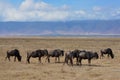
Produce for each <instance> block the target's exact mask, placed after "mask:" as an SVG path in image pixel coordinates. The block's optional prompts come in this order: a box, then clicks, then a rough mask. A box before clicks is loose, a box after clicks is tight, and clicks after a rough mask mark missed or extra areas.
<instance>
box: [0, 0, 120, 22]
mask: <svg viewBox="0 0 120 80" xmlns="http://www.w3.org/2000/svg"><path fill="white" fill-rule="evenodd" d="M91 19H95V20H96V19H104V20H109V19H120V0H0V21H67V20H91Z"/></svg>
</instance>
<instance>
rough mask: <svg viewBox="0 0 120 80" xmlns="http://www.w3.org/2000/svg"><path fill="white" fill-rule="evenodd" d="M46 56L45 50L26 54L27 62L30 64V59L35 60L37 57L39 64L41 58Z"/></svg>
mask: <svg viewBox="0 0 120 80" xmlns="http://www.w3.org/2000/svg"><path fill="white" fill-rule="evenodd" d="M47 55H48V51H47V50H46V49H45V50H40V49H39V50H36V51H33V52H28V53H27V62H28V63H30V58H31V57H32V58H37V57H38V60H39V62H40V63H41V57H43V56H47Z"/></svg>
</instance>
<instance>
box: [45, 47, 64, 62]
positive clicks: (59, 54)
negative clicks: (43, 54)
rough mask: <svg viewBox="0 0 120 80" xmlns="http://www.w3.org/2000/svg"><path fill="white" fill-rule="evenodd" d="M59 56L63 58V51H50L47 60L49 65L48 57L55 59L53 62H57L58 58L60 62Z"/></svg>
mask: <svg viewBox="0 0 120 80" xmlns="http://www.w3.org/2000/svg"><path fill="white" fill-rule="evenodd" d="M60 56H64V51H63V50H61V49H55V50H50V51H48V55H47V58H46V59H48V62H49V63H50V57H55V62H56V61H57V58H58V62H60V58H59V57H60Z"/></svg>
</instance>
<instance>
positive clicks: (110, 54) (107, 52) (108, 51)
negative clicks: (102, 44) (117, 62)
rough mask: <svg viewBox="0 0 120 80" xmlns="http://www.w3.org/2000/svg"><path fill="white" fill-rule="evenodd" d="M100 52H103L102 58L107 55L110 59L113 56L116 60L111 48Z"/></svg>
mask: <svg viewBox="0 0 120 80" xmlns="http://www.w3.org/2000/svg"><path fill="white" fill-rule="evenodd" d="M100 52H101V54H100V58H102V57H104V55H106V54H107V56H108V57H109V56H111V58H112V59H113V58H114V54H113V52H112V49H111V48H107V49H103V50H101V51H100Z"/></svg>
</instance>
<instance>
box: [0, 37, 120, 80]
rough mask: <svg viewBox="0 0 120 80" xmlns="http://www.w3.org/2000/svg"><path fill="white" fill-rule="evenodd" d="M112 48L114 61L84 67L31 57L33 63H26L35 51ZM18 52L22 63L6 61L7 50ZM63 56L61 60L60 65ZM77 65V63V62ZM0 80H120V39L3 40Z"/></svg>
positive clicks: (108, 60) (100, 61)
mask: <svg viewBox="0 0 120 80" xmlns="http://www.w3.org/2000/svg"><path fill="white" fill-rule="evenodd" d="M108 47H109V48H112V50H113V53H114V54H115V58H114V59H108V58H107V57H106V58H104V59H98V60H92V65H91V66H88V65H87V64H88V63H87V60H83V62H82V63H83V66H76V65H74V66H73V67H71V66H68V65H64V66H63V63H55V62H54V58H51V63H47V62H45V57H43V58H42V63H39V62H38V59H33V58H31V64H27V63H26V53H27V51H33V50H36V49H48V50H52V49H57V48H59V49H63V50H65V51H69V50H74V49H80V50H89V51H96V52H98V53H100V49H104V48H108ZM15 48H17V49H19V50H20V53H21V55H22V62H14V61H13V58H12V57H11V61H10V62H9V61H8V60H7V61H5V56H6V51H7V50H11V49H15ZM63 61H64V57H61V62H63ZM74 64H75V60H74ZM0 80H120V38H64V37H61V38H60V37H55V38H47V37H40V38H39V37H33V38H32V37H29V38H25V37H24V38H0Z"/></svg>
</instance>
